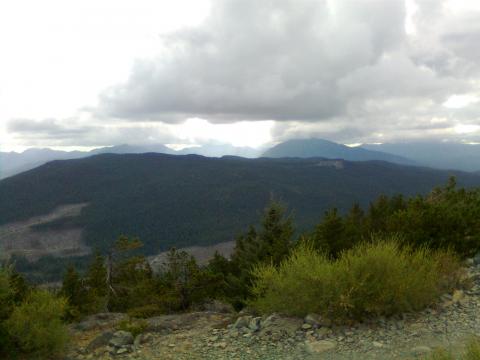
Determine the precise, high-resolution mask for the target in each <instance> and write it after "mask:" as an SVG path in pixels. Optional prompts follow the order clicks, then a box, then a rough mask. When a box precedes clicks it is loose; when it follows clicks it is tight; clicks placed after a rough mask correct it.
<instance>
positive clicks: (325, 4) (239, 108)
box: [7, 0, 480, 145]
mask: <svg viewBox="0 0 480 360" xmlns="http://www.w3.org/2000/svg"><path fill="white" fill-rule="evenodd" d="M472 6H473V7H472ZM479 43H480V7H479V6H477V7H476V8H475V3H474V2H473V1H446V0H445V1H442V0H426V1H421V0H417V1H414V0H408V1H405V0H383V1H382V0H366V1H355V0H317V1H313V0H241V1H240V0H212V2H211V4H210V13H209V15H208V16H207V17H206V18H205V19H204V21H203V22H201V23H200V24H196V25H192V26H189V27H183V28H181V29H179V30H176V31H174V32H170V33H168V34H163V35H162V36H161V37H160V38H159V40H158V41H157V42H156V43H155V46H157V47H158V50H157V51H156V53H157V55H155V56H153V55H152V56H148V57H144V58H139V59H137V60H136V61H135V64H134V66H133V67H132V68H131V71H130V74H129V75H128V76H127V78H126V80H124V81H121V79H119V82H118V83H117V84H112V86H110V87H108V88H107V89H104V90H103V91H102V92H101V93H100V95H99V96H98V103H97V104H96V105H94V106H92V105H91V104H85V105H86V106H87V105H89V106H88V107H86V109H88V111H89V112H90V115H89V118H88V119H87V121H83V122H82V123H81V124H80V125H79V124H77V125H75V126H72V125H71V124H70V123H69V122H68V120H67V119H65V120H62V119H58V120H52V119H48V120H38V119H34V120H25V119H21V120H19V119H14V120H10V121H9V123H8V124H9V125H8V128H7V131H8V132H9V133H10V134H12V136H15V137H16V138H17V139H19V138H22V136H25V137H26V138H31V139H33V138H35V137H37V138H43V139H44V141H47V140H48V139H47V138H48V137H50V138H51V139H53V140H55V141H58V139H59V138H62V139H63V142H65V143H68V144H75V143H78V145H82V144H80V142H83V143H85V142H88V143H92V144H93V143H97V144H105V145H106V143H105V142H107V141H117V140H123V141H117V142H129V141H130V140H131V141H133V140H137V139H138V140H140V141H141V140H142V139H145V134H146V133H149V134H150V136H149V137H147V138H149V139H151V141H159V142H160V141H161V142H167V141H168V142H170V143H172V142H180V141H181V140H182V139H181V136H179V134H180V133H181V129H182V126H184V125H183V124H184V122H185V120H186V119H188V118H202V119H206V120H208V121H209V122H211V123H223V124H229V123H232V124H233V123H237V122H239V121H251V129H252V131H255V126H256V125H255V124H256V122H259V121H264V120H273V121H274V122H272V123H271V124H272V125H271V138H270V139H269V141H281V140H286V139H288V138H293V137H314V136H316V137H324V138H328V139H331V140H336V141H340V142H344V143H358V142H381V141H398V140H408V139H425V138H428V139H438V140H444V139H449V140H452V141H469V142H478V141H480V131H479V129H480V128H479V126H477V125H480V115H479V114H480V102H479V100H480V47H479V46H478V44H479ZM452 96H453V97H452ZM74 110H75V109H72V112H73V111H74ZM263 124H265V122H263ZM262 126H263V125H262ZM125 129H127V130H125ZM109 134H114V135H109ZM128 134H130V138H129V136H128ZM122 136H125V137H126V138H125V139H120V138H121V137H122ZM239 136H245V137H248V131H246V132H245V133H243V134H239ZM87 139H88V140H87ZM262 139H264V138H262ZM183 140H184V139H183ZM263 141H266V140H265V139H264V140H263Z"/></svg>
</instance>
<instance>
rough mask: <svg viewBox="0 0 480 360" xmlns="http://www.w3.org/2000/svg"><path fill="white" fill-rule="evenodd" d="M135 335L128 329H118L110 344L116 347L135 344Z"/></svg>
mask: <svg viewBox="0 0 480 360" xmlns="http://www.w3.org/2000/svg"><path fill="white" fill-rule="evenodd" d="M133 340H134V339H133V335H132V333H130V332H128V331H123V330H120V331H117V332H115V333H114V334H113V336H112V338H111V339H110V341H109V344H110V345H113V346H115V347H122V346H124V345H131V344H133Z"/></svg>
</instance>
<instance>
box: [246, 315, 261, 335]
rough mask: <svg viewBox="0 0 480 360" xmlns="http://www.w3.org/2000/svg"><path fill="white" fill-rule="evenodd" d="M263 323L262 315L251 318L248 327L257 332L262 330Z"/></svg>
mask: <svg viewBox="0 0 480 360" xmlns="http://www.w3.org/2000/svg"><path fill="white" fill-rule="evenodd" d="M261 323H262V318H261V317H254V318H253V319H252V320H250V323H249V324H248V328H249V329H250V330H252V331H253V332H257V331H259V330H260V327H261Z"/></svg>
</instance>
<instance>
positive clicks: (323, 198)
mask: <svg viewBox="0 0 480 360" xmlns="http://www.w3.org/2000/svg"><path fill="white" fill-rule="evenodd" d="M450 175H455V176H457V180H458V183H459V184H461V185H466V186H479V185H480V176H479V175H476V174H473V173H464V172H455V171H444V170H434V169H430V168H424V167H417V166H404V165H397V164H392V163H388V162H383V161H365V162H348V161H343V160H322V159H319V158H308V159H298V158H282V159H271V158H258V159H245V158H239V157H231V156H230V157H222V158H207V157H203V156H198V155H184V156H182V155H166V154H154V153H148V154H127V155H115V154H101V155H95V156H90V157H87V158H81V159H74V160H62V161H52V162H49V163H47V164H45V165H42V166H40V167H37V168H35V169H32V170H29V171H26V172H23V173H21V174H18V175H16V176H12V177H9V178H7V179H4V180H1V181H0V246H1V245H2V244H3V245H5V244H10V245H11V244H12V241H13V239H18V241H23V238H18V236H17V237H15V236H16V235H15V233H12V231H11V229H12V227H9V226H10V224H12V223H14V222H19V221H24V220H28V219H31V218H32V217H35V216H39V215H46V214H49V213H51V212H52V211H53V210H54V209H57V208H58V207H60V206H62V205H72V204H86V205H82V206H81V207H79V208H78V209H80V210H79V213H78V214H77V215H69V216H65V217H63V218H56V219H54V220H48V216H47V217H44V219H47V220H46V222H44V223H42V224H40V223H39V222H38V221H33V222H32V224H35V223H37V224H38V225H32V226H30V230H31V234H29V236H33V237H30V239H31V240H32V241H31V244H33V245H35V246H39V242H38V241H35V238H34V235H35V234H36V233H38V234H40V233H43V234H47V235H48V236H46V238H50V239H59V240H58V241H60V239H63V238H62V236H61V235H60V233H56V231H63V230H69V229H70V230H72V231H70V232H67V233H66V234H72V233H75V234H81V236H82V238H83V240H84V241H85V242H86V244H87V245H88V246H90V247H92V248H100V249H105V248H106V247H108V246H109V245H110V244H111V243H112V242H113V241H114V239H116V238H117V237H118V236H119V235H120V234H127V235H131V236H139V237H140V238H141V240H142V241H144V243H145V251H146V252H147V253H148V254H155V253H158V252H159V251H162V250H165V249H167V248H168V247H170V246H177V247H185V246H192V245H208V244H215V243H220V242H224V241H229V240H232V239H233V238H234V237H235V235H236V234H238V232H240V231H242V230H243V229H245V227H246V226H247V225H248V224H250V223H254V222H256V221H257V219H258V217H259V214H260V212H261V210H262V209H263V208H264V206H265V205H266V204H267V203H268V201H269V199H270V198H271V197H272V196H273V197H274V198H276V199H278V200H281V201H284V202H285V203H287V204H288V205H289V206H290V209H292V210H294V212H295V219H296V223H297V225H298V227H299V229H300V230H302V229H307V228H310V227H311V226H313V225H314V224H315V223H317V222H318V221H319V219H320V218H321V217H322V216H323V213H324V211H325V210H327V209H328V208H330V207H333V206H336V207H338V208H339V209H340V210H341V211H345V210H347V209H348V208H349V207H350V206H351V205H352V203H353V202H359V203H360V204H361V205H362V206H364V207H365V206H367V205H368V203H369V202H370V201H372V200H373V199H374V198H376V197H377V196H378V195H379V194H381V193H384V194H394V193H402V194H405V195H413V194H417V193H425V192H427V191H429V190H431V189H432V188H433V187H434V186H437V185H441V184H443V183H445V182H446V181H447V179H448V177H449V176H450ZM52 219H53V218H52ZM1 225H3V227H2V226H1ZM6 225H7V226H6ZM5 226H6V227H5ZM2 229H3V230H2ZM9 229H10V230H9ZM75 229H77V230H78V231H77V232H75V231H76V230H75ZM73 230H75V231H73ZM2 231H3V232H2ZM45 232H46V233H45ZM12 236H13V237H12ZM15 241H17V240H15ZM62 241H68V237H65V240H62ZM57 244H58V242H57ZM33 245H32V246H33ZM79 246H80V245H79Z"/></svg>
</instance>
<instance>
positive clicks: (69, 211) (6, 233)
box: [0, 203, 90, 261]
mask: <svg viewBox="0 0 480 360" xmlns="http://www.w3.org/2000/svg"><path fill="white" fill-rule="evenodd" d="M87 205H88V204H85V203H84V204H71V205H64V206H60V207H58V208H56V209H55V210H54V211H52V212H50V213H49V214H46V215H41V216H36V217H33V218H30V219H28V220H26V221H19V222H15V223H10V224H7V225H2V226H0V250H1V251H0V257H3V258H8V257H9V256H10V255H12V254H18V255H23V256H25V257H26V258H27V259H28V260H31V261H35V260H37V259H38V258H40V257H42V256H46V255H53V256H58V257H68V256H82V255H87V254H89V253H90V248H89V247H88V246H86V245H85V243H84V242H83V240H82V232H83V230H82V229H81V228H80V227H69V228H66V229H58V230H42V231H36V230H35V229H34V227H35V226H38V225H42V224H47V223H50V222H52V221H54V220H60V219H63V218H66V217H76V216H79V215H80V212H81V211H82V209H83V208H84V207H85V206H87Z"/></svg>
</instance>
